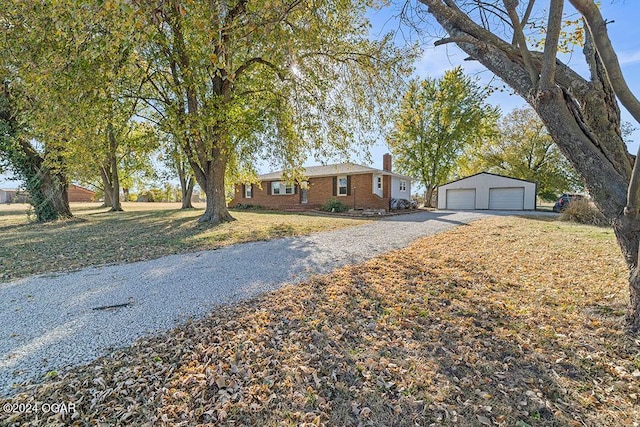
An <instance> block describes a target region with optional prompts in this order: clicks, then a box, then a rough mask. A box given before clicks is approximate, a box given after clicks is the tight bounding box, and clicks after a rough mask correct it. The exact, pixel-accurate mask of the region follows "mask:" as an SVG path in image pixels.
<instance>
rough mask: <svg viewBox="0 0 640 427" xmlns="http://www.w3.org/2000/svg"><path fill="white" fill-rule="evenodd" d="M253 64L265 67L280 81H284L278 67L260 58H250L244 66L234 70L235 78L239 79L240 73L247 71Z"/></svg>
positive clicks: (284, 78)
mask: <svg viewBox="0 0 640 427" xmlns="http://www.w3.org/2000/svg"><path fill="white" fill-rule="evenodd" d="M254 64H262V65H265V66H267V67H269V68H271V69H272V70H273V71H274V72H275V73H276V74H277V75H278V77H279V78H280V80H282V81H285V80H286V76H285V75H284V74H283V73H282V70H280V69H279V68H278V67H276V65H275V64H274V63H272V62H269V61H267V60H266V59H263V58H260V57H256V58H251V59H249V60H248V61H246V62H245V63H244V64H242V65H241V66H239V67H238V68H237V69H236V71H235V73H234V75H235V78H236V79H237V78H238V77H240V75H242V73H244V72H245V71H247V70H248V69H249V68H250V67H251V66H252V65H254Z"/></svg>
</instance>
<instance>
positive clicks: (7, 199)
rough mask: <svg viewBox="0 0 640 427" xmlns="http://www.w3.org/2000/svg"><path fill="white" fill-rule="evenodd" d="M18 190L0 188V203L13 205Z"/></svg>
mask: <svg viewBox="0 0 640 427" xmlns="http://www.w3.org/2000/svg"><path fill="white" fill-rule="evenodd" d="M17 191H18V190H13V189H11V190H10V189H2V188H0V203H15V201H14V200H15V198H16V192H17Z"/></svg>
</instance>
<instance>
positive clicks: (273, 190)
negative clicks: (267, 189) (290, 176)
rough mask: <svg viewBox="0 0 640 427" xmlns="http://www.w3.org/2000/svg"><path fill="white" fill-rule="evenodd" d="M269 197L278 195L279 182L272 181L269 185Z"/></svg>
mask: <svg viewBox="0 0 640 427" xmlns="http://www.w3.org/2000/svg"><path fill="white" fill-rule="evenodd" d="M271 195H272V196H279V195H280V181H273V182H272V183H271Z"/></svg>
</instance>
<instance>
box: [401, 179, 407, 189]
mask: <svg viewBox="0 0 640 427" xmlns="http://www.w3.org/2000/svg"><path fill="white" fill-rule="evenodd" d="M400 191H407V181H405V180H404V179H401V180H400Z"/></svg>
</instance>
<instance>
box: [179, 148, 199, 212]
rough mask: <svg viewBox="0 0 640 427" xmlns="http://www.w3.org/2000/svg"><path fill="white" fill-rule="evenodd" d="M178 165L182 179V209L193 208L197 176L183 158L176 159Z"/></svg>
mask: <svg viewBox="0 0 640 427" xmlns="http://www.w3.org/2000/svg"><path fill="white" fill-rule="evenodd" d="M176 166H177V170H178V178H179V179H180V191H181V196H182V207H181V209H193V205H192V204H191V196H192V195H193V187H194V185H195V178H194V176H193V173H192V172H191V170H190V169H188V168H189V165H188V164H185V162H183V161H182V160H181V159H177V160H176Z"/></svg>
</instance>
